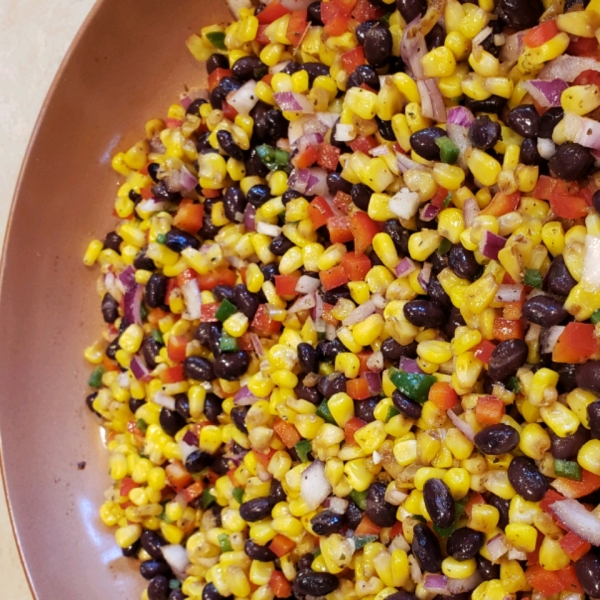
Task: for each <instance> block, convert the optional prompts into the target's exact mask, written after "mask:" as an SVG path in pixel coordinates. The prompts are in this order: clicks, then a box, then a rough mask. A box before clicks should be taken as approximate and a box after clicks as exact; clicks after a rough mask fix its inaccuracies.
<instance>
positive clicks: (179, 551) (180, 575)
mask: <svg viewBox="0 0 600 600" xmlns="http://www.w3.org/2000/svg"><path fill="white" fill-rule="evenodd" d="M160 551H161V552H162V555H163V558H164V559H165V561H166V562H167V563H168V565H169V566H170V567H171V570H172V571H173V573H174V575H175V576H176V577H177V579H179V581H184V580H185V578H186V577H187V575H186V572H185V570H186V569H187V567H188V565H189V564H190V559H189V558H188V553H187V550H186V549H185V548H184V547H183V546H182V545H181V544H167V545H165V546H161V547H160Z"/></svg>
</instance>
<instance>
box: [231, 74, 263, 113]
mask: <svg viewBox="0 0 600 600" xmlns="http://www.w3.org/2000/svg"><path fill="white" fill-rule="evenodd" d="M257 103H258V96H257V95H256V81H254V79H250V81H246V83H245V84H244V85H243V86H242V87H240V88H238V89H237V90H234V91H233V92H230V93H229V94H227V104H229V105H230V106H233V108H235V110H237V111H238V113H240V115H244V116H246V117H247V116H248V115H249V114H250V111H251V110H252V109H253V108H254V107H255V106H256V104H257Z"/></svg>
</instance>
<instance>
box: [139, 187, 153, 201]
mask: <svg viewBox="0 0 600 600" xmlns="http://www.w3.org/2000/svg"><path fill="white" fill-rule="evenodd" d="M153 195H154V194H152V188H149V187H143V188H140V196H141V197H142V198H143V199H144V200H148V199H150V198H152V196H153Z"/></svg>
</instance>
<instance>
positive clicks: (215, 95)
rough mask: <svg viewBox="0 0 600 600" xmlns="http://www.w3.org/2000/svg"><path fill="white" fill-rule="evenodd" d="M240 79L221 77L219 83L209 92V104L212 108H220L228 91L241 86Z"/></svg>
mask: <svg viewBox="0 0 600 600" xmlns="http://www.w3.org/2000/svg"><path fill="white" fill-rule="evenodd" d="M242 83H243V82H242V81H241V80H240V79H237V78H236V77H223V79H221V81H219V85H217V87H216V88H215V89H214V90H213V91H212V92H211V93H210V104H211V106H212V107H213V108H219V109H220V108H222V107H223V101H224V100H225V98H227V95H228V94H229V93H230V92H233V91H235V90H238V89H239V88H241V87H242Z"/></svg>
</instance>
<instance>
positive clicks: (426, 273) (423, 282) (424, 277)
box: [417, 262, 431, 291]
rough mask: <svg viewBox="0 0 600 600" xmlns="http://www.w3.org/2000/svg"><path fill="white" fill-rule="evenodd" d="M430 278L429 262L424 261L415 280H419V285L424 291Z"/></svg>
mask: <svg viewBox="0 0 600 600" xmlns="http://www.w3.org/2000/svg"><path fill="white" fill-rule="evenodd" d="M430 280H431V263H430V262H426V263H424V264H423V268H422V269H421V270H420V271H419V274H418V275H417V281H418V282H419V285H420V286H421V287H422V288H423V289H424V290H425V291H427V288H428V287H429V281H430Z"/></svg>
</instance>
